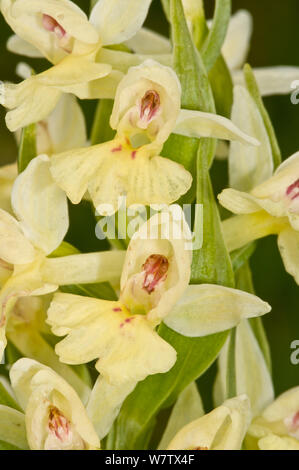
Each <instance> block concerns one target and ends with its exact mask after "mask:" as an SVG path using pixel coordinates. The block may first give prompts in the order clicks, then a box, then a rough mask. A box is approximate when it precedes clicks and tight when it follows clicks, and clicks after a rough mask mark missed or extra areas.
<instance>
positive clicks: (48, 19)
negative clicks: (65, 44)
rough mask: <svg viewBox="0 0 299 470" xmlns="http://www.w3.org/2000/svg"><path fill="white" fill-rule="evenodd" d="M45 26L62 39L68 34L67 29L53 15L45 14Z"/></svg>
mask: <svg viewBox="0 0 299 470" xmlns="http://www.w3.org/2000/svg"><path fill="white" fill-rule="evenodd" d="M42 21H43V27H44V28H45V29H46V30H47V31H50V32H51V33H55V34H56V36H57V37H58V38H59V39H61V38H63V37H64V36H65V35H66V30H65V29H64V28H63V27H62V26H61V25H60V24H59V23H58V21H56V20H55V19H54V18H52V16H49V15H43V20H42Z"/></svg>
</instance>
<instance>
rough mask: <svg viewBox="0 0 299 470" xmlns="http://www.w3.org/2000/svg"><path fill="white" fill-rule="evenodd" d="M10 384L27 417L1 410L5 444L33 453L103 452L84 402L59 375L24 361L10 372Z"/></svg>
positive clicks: (18, 412)
mask: <svg viewBox="0 0 299 470" xmlns="http://www.w3.org/2000/svg"><path fill="white" fill-rule="evenodd" d="M10 380H11V385H12V389H13V392H14V393H15V395H16V399H17V401H18V403H19V405H20V406H21V408H22V409H23V410H24V413H25V415H24V414H23V413H21V412H20V411H17V410H14V409H12V408H9V407H7V406H0V418H1V419H0V422H1V424H0V435H1V437H3V439H4V440H7V439H8V440H9V441H10V443H11V444H12V445H16V447H19V448H21V449H27V448H28V446H29V448H30V449H31V450H92V449H94V450H95V449H99V448H100V441H99V439H98V436H97V434H96V432H95V429H94V427H93V425H92V423H91V422H90V420H89V418H88V416H87V414H86V410H85V408H84V406H83V404H82V402H81V400H80V398H79V397H78V395H77V393H76V392H75V391H74V390H73V388H72V387H71V386H70V385H69V384H68V383H67V382H66V381H65V380H64V379H63V378H62V377H60V376H59V375H58V374H56V372H54V371H53V370H51V369H50V368H49V367H46V366H44V365H43V364H40V363H39V362H36V361H33V360H31V359H20V360H18V361H17V362H16V363H15V364H14V365H13V366H12V368H11V370H10ZM11 423H13V424H14V427H12V426H11ZM9 429H10V433H7V431H9Z"/></svg>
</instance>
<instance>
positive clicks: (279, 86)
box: [233, 66, 299, 96]
mask: <svg viewBox="0 0 299 470" xmlns="http://www.w3.org/2000/svg"><path fill="white" fill-rule="evenodd" d="M253 72H254V76H255V78H256V80H257V83H258V87H259V90H260V93H261V95H262V96H271V95H287V94H289V93H292V90H294V87H293V83H296V82H298V80H299V67H281V66H277V67H258V68H254V69H253ZM233 81H234V83H235V85H244V76H243V72H242V71H241V70H236V71H234V72H233Z"/></svg>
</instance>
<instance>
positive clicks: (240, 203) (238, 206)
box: [218, 188, 261, 214]
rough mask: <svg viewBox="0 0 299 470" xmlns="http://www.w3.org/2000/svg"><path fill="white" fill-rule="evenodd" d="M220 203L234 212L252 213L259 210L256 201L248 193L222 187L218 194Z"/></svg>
mask: <svg viewBox="0 0 299 470" xmlns="http://www.w3.org/2000/svg"><path fill="white" fill-rule="evenodd" d="M218 200H219V202H220V204H221V205H222V206H223V207H225V208H226V209H228V210H229V211H231V212H233V213H234V214H252V213H254V212H258V211H259V210H261V207H260V206H259V204H258V201H257V200H256V199H255V198H254V197H253V196H251V195H250V194H248V193H245V192H242V191H237V190H236V189H230V188H228V189H224V190H223V191H222V193H220V194H219V195H218Z"/></svg>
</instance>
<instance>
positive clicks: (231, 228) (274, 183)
mask: <svg viewBox="0 0 299 470" xmlns="http://www.w3.org/2000/svg"><path fill="white" fill-rule="evenodd" d="M298 174H299V153H298V152H297V153H295V154H294V155H292V156H291V157H289V158H288V159H287V160H285V161H284V162H283V163H282V164H281V165H280V166H279V167H278V168H277V170H276V171H275V173H274V175H273V176H271V178H269V179H267V180H266V181H264V182H263V183H261V184H259V185H258V186H256V187H255V188H253V189H252V190H251V191H250V192H249V193H246V192H241V191H237V190H235V189H225V190H224V191H223V192H222V193H221V194H220V195H219V196H218V198H219V201H220V203H221V204H222V205H223V206H224V207H226V208H227V209H229V210H230V211H231V212H233V213H235V214H238V215H237V216H236V217H232V218H229V219H227V220H225V221H224V222H223V229H224V236H225V239H226V242H227V246H228V249H229V250H230V251H232V250H235V249H237V248H240V247H241V246H244V245H245V244H247V243H249V242H250V241H252V240H256V239H258V238H261V237H264V236H267V235H270V234H277V235H278V247H279V250H280V254H281V256H282V260H283V262H284V265H285V268H286V271H287V272H288V273H289V274H291V275H292V276H293V277H294V279H295V281H296V282H297V284H299V268H298V267H299V234H298V231H299V206H298V196H299V193H298V187H299V180H298Z"/></svg>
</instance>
